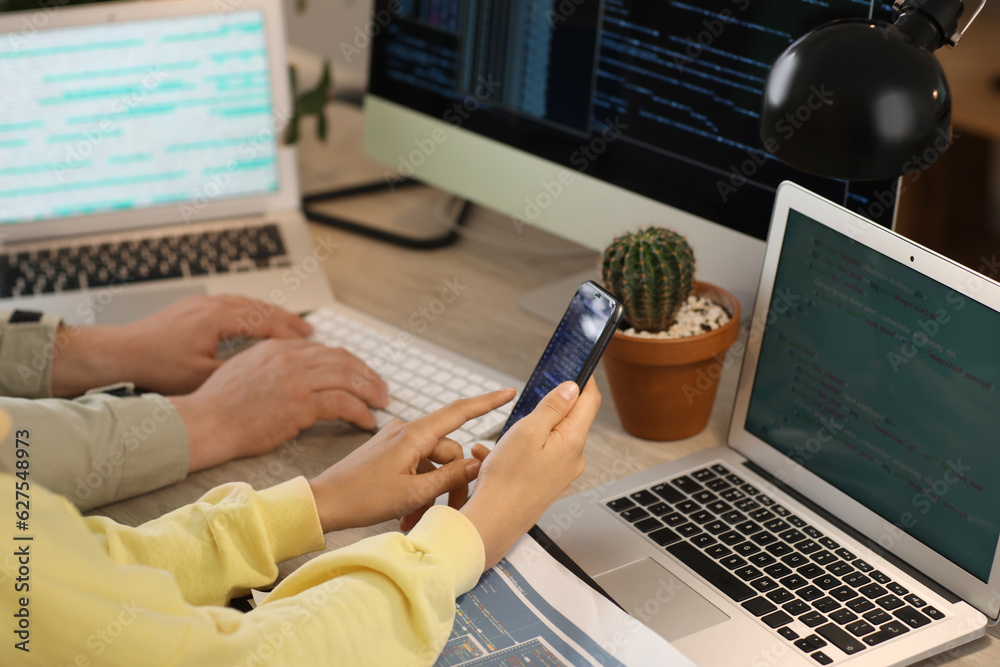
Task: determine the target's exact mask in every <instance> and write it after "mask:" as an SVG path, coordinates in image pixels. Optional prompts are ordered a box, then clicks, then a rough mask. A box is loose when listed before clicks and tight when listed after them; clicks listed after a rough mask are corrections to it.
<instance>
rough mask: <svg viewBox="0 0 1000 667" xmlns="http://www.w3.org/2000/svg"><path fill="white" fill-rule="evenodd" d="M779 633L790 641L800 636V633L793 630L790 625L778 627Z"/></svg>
mask: <svg viewBox="0 0 1000 667" xmlns="http://www.w3.org/2000/svg"><path fill="white" fill-rule="evenodd" d="M778 634H779V635H781V636H782V637H784V638H785V639H787V640H788V641H794V640H796V639H798V638H799V633H797V632H795V630H792V629H791V628H790V627H788V626H785V627H783V628H778Z"/></svg>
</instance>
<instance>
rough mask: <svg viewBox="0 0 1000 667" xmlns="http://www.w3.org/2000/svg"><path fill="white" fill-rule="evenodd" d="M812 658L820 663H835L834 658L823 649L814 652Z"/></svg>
mask: <svg viewBox="0 0 1000 667" xmlns="http://www.w3.org/2000/svg"><path fill="white" fill-rule="evenodd" d="M812 659H813V660H815V661H816V662H817V663H818V664H820V665H829V664H831V663H833V658H831V657H830V656H828V655H827V654H826V653H823V651H816V652H815V653H813V654H812Z"/></svg>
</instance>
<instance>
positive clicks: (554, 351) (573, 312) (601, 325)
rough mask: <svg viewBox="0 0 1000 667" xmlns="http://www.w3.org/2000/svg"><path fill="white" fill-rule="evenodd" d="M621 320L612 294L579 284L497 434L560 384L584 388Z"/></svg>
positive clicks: (597, 287)
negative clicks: (568, 382) (572, 383)
mask: <svg viewBox="0 0 1000 667" xmlns="http://www.w3.org/2000/svg"><path fill="white" fill-rule="evenodd" d="M620 320H621V306H620V305H619V304H618V301H617V300H616V299H615V298H614V297H613V296H611V295H610V294H609V293H608V292H606V291H605V290H603V289H601V288H600V287H599V286H597V285H596V284H595V283H593V282H586V283H584V284H583V285H581V286H580V288H579V289H578V290H577V291H576V294H575V295H573V300H572V301H570V304H569V307H568V308H567V309H566V314H565V315H563V318H562V320H561V321H560V322H559V325H558V326H557V327H556V330H555V333H553V334H552V338H551V339H550V340H549V344H548V345H547V346H546V348H545V352H543V353H542V358H541V359H540V360H539V361H538V365H537V366H535V370H534V372H532V374H531V377H530V378H529V379H528V383H527V384H526V385H525V387H524V391H522V392H521V396H520V397H518V399H517V403H516V404H515V405H514V409H513V410H512V411H511V413H510V418H509V419H508V420H507V423H506V424H504V427H503V430H502V431H500V436H503V434H504V433H506V432H507V429H509V428H510V427H511V426H513V425H514V424H515V423H516V422H517V421H518V420H519V419H521V417H524V416H525V415H526V414H528V413H529V412H531V411H532V410H534V409H535V406H536V405H538V402H539V401H541V400H542V398H544V397H545V396H546V395H547V394H548V393H549V392H550V391H552V390H553V389H555V388H556V387H557V386H558V385H559V384H561V383H563V382H565V381H566V380H576V383H577V384H578V385H580V387H581V388H583V385H585V384H586V383H587V380H588V379H590V375H591V373H593V371H594V368H595V367H596V366H597V362H598V361H599V360H600V357H601V353H602V352H604V348H605V347H606V346H607V343H608V341H609V340H611V336H612V334H614V332H615V329H617V328H618V322H619V321H620ZM498 437H499V436H498Z"/></svg>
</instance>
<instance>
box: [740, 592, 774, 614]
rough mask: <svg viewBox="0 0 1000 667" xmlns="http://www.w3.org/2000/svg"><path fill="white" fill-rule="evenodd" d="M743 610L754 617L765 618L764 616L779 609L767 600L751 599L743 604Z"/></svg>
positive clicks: (760, 598)
mask: <svg viewBox="0 0 1000 667" xmlns="http://www.w3.org/2000/svg"><path fill="white" fill-rule="evenodd" d="M743 608H744V609H746V610H747V611H749V612H750V613H751V614H753V615H754V616H763V615H764V614H770V613H771V612H772V611H775V610H776V609H777V607H776V606H774V604H773V603H771V602H769V601H768V600H767V599H765V598H762V597H755V598H750V599H749V600H747V601H746V602H744V603H743Z"/></svg>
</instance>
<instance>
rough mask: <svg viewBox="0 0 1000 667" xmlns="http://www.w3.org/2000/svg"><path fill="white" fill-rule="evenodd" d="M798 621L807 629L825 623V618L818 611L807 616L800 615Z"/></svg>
mask: <svg viewBox="0 0 1000 667" xmlns="http://www.w3.org/2000/svg"><path fill="white" fill-rule="evenodd" d="M799 620H800V621H802V623H803V624H804V625H805V626H806V627H809V628H815V627H816V626H817V625H822V624H823V623H826V617H825V616H823V614H821V613H819V612H818V611H811V612H809V613H808V614H802V615H801V616H799Z"/></svg>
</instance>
